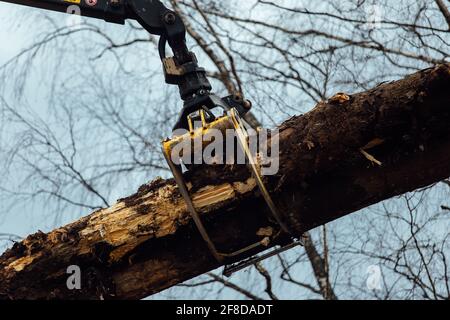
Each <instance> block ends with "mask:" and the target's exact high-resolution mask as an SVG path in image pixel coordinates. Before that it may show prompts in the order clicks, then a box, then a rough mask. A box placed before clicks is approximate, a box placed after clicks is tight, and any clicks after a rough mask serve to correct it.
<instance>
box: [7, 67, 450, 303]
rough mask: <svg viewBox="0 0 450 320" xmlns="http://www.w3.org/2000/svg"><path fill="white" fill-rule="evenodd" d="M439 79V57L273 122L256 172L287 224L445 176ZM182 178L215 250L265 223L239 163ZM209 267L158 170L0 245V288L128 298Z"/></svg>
mask: <svg viewBox="0 0 450 320" xmlns="http://www.w3.org/2000/svg"><path fill="white" fill-rule="evenodd" d="M449 84H450V66H449V65H440V66H437V67H434V68H430V69H427V70H423V71H421V72H418V73H416V74H413V75H411V76H409V77H406V78H405V79H403V80H400V81H396V82H391V83H385V84H382V85H379V86H378V87H376V88H374V89H372V90H369V91H367V92H363V93H358V94H355V95H351V96H347V95H345V94H338V95H336V96H335V97H333V98H331V99H330V100H328V101H325V102H322V103H319V104H318V105H317V106H316V107H315V108H314V109H313V110H312V111H311V112H309V113H307V114H305V115H303V116H298V117H294V118H292V119H290V120H288V121H286V122H285V123H284V124H283V125H281V126H280V133H279V138H280V164H281V166H280V171H279V173H278V174H277V175H276V176H270V177H267V178H266V183H267V185H268V188H269V190H270V192H271V194H272V195H273V198H274V201H275V203H276V204H277V206H278V207H279V208H280V211H281V212H282V214H283V220H284V222H285V224H287V225H289V226H290V229H291V230H292V232H293V233H295V234H296V235H301V234H302V233H304V232H305V231H308V230H310V229H313V228H315V227H317V226H319V225H322V224H324V223H327V222H330V221H333V220H335V219H338V218H340V217H343V216H345V215H347V214H349V213H352V212H355V211H357V210H359V209H361V208H364V207H367V206H369V205H372V204H375V203H377V202H380V201H382V200H385V199H388V198H391V197H393V196H396V195H400V194H403V193H405V192H409V191H413V190H415V189H418V188H422V187H424V186H427V185H430V184H433V183H435V182H438V181H441V180H443V179H446V178H448V177H449V176H450V139H449V138H450V126H449V123H450V91H449ZM380 164H381V165H380ZM186 179H187V180H188V181H190V184H191V185H192V190H191V192H192V193H193V198H194V203H195V205H196V207H197V208H198V210H199V211H200V213H201V215H202V218H203V219H204V221H205V225H206V227H207V230H208V231H209V233H210V234H211V236H212V238H213V240H214V242H215V243H216V244H217V246H218V247H219V248H220V250H222V251H230V250H232V249H239V248H242V247H244V246H246V245H248V244H250V243H253V242H255V241H259V240H261V238H260V237H259V236H258V235H257V234H259V232H258V231H259V230H260V229H261V228H267V227H272V228H274V229H275V228H276V224H275V223H274V222H273V219H270V214H269V213H268V211H267V208H266V205H265V203H264V201H262V199H261V198H260V196H259V193H258V192H257V188H256V187H255V183H254V181H253V178H252V177H251V176H250V175H249V174H248V173H247V170H246V169H245V168H242V167H240V166H235V167H226V168H223V167H219V168H215V167H207V168H201V170H195V172H191V173H190V174H189V175H187V176H186ZM276 244H277V242H275V241H274V242H272V243H270V244H269V246H273V245H276ZM257 251H258V250H257ZM69 265H78V266H80V268H81V270H82V287H81V290H73V291H71V290H68V289H67V286H66V280H67V277H68V275H67V274H66V270H67V267H68V266H69ZM217 267H219V264H218V263H217V262H216V261H215V260H214V258H213V257H212V255H211V253H210V252H209V251H208V249H207V247H206V245H205V243H204V242H203V240H202V239H201V238H200V236H199V234H198V231H197V230H196V228H195V226H194V225H193V223H192V221H191V219H190V216H189V213H188V212H187V211H186V207H185V204H184V202H183V200H182V199H181V197H180V195H179V193H178V189H177V187H176V186H175V184H174V182H173V181H172V180H167V181H164V180H162V179H157V180H155V181H153V182H152V183H150V184H148V185H144V186H142V187H141V188H140V189H139V191H138V192H137V193H136V194H135V195H133V196H130V197H128V198H125V199H121V200H119V201H118V202H117V204H116V205H114V206H112V207H111V208H107V209H104V210H100V211H97V212H94V213H93V214H91V215H89V216H87V217H85V218H83V219H81V220H79V221H77V222H75V223H73V224H70V225H67V226H65V227H62V228H60V229H57V230H54V231H52V232H50V233H48V234H44V233H41V232H39V233H37V234H34V235H32V236H29V237H28V238H27V239H26V240H24V241H22V242H20V243H16V244H15V245H14V246H13V248H12V249H10V250H8V251H7V252H5V253H4V254H3V255H2V256H1V257H0V297H1V298H5V299H8V298H9V299H21V298H27V299H51V298H64V299H99V298H105V299H107V298H111V299H114V298H115V299H138V298H143V297H146V296H149V295H151V294H154V293H157V292H160V291H161V290H164V289H166V288H169V287H171V286H174V285H176V284H178V283H181V282H183V281H186V280H188V279H191V278H193V277H195V276H198V275H201V274H203V273H205V272H208V271H210V270H213V269H215V268H217Z"/></svg>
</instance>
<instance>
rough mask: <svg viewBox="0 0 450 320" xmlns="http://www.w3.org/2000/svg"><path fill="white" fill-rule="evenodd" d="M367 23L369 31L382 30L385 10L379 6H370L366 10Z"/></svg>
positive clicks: (366, 26)
mask: <svg viewBox="0 0 450 320" xmlns="http://www.w3.org/2000/svg"><path fill="white" fill-rule="evenodd" d="M364 11H365V15H366V23H365V25H364V27H365V28H366V29H367V30H375V29H380V28H381V23H382V21H383V17H384V8H383V7H382V6H380V5H377V4H372V5H369V6H367V7H366V8H365V10H364Z"/></svg>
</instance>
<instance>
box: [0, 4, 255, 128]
mask: <svg viewBox="0 0 450 320" xmlns="http://www.w3.org/2000/svg"><path fill="white" fill-rule="evenodd" d="M0 1H3V2H10V3H15V4H21V5H25V6H29V7H36V8H41V9H46V10H52V11H58V12H63V13H72V10H71V9H73V8H74V7H73V6H77V8H78V9H79V10H77V12H79V13H80V14H81V15H82V16H87V17H92V18H97V19H102V20H105V21H107V22H112V23H118V24H124V23H125V21H126V20H127V19H131V20H137V21H138V22H139V23H140V24H141V25H142V26H143V27H144V28H145V29H146V30H147V31H148V32H149V33H151V34H155V35H159V36H160V41H159V55H160V57H161V61H162V64H163V67H164V74H165V79H166V82H167V83H168V84H173V85H177V86H178V87H179V90H180V96H181V98H182V100H183V101H184V106H183V109H182V112H181V114H180V117H179V119H178V121H177V123H176V125H175V127H174V129H180V128H183V129H188V120H187V117H188V116H189V115H191V114H193V113H196V112H198V111H199V110H205V111H206V113H207V118H208V121H212V120H213V119H214V116H213V114H212V113H211V111H210V110H211V109H214V108H216V107H221V108H223V109H225V110H229V109H230V108H232V107H235V108H237V109H238V110H239V112H240V114H244V113H245V112H247V111H248V110H249V109H250V103H249V102H247V101H244V100H243V99H240V97H239V96H236V97H226V98H224V99H221V98H219V97H217V96H215V95H214V94H212V93H211V89H212V87H211V84H210V82H209V81H208V79H207V77H206V72H205V70H204V69H203V68H200V67H199V65H198V62H197V59H196V57H195V55H194V53H192V52H190V51H189V50H188V48H187V46H186V28H185V26H184V23H183V21H182V19H181V18H180V16H179V15H177V14H176V13H175V12H173V11H172V10H169V9H168V8H167V7H165V6H164V5H163V4H162V3H161V2H160V1H159V0H0ZM167 44H168V45H169V46H170V48H171V49H172V52H173V55H174V56H173V57H166V45H167Z"/></svg>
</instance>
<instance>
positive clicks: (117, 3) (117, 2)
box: [109, 0, 121, 7]
mask: <svg viewBox="0 0 450 320" xmlns="http://www.w3.org/2000/svg"><path fill="white" fill-rule="evenodd" d="M120 1H121V0H110V1H109V3H110V4H111V6H112V7H118V6H120Z"/></svg>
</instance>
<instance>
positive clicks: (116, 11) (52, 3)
mask: <svg viewBox="0 0 450 320" xmlns="http://www.w3.org/2000/svg"><path fill="white" fill-rule="evenodd" d="M0 2H9V3H15V4H20V5H24V6H27V7H34V8H40V9H46V10H51V11H57V12H63V13H73V12H74V11H72V10H71V9H73V8H74V6H76V7H78V8H79V13H80V15H82V16H85V17H91V18H97V19H102V20H106V21H108V22H113V23H118V24H124V23H125V19H127V18H134V17H133V16H128V13H127V12H126V8H125V5H124V4H123V0H0Z"/></svg>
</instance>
